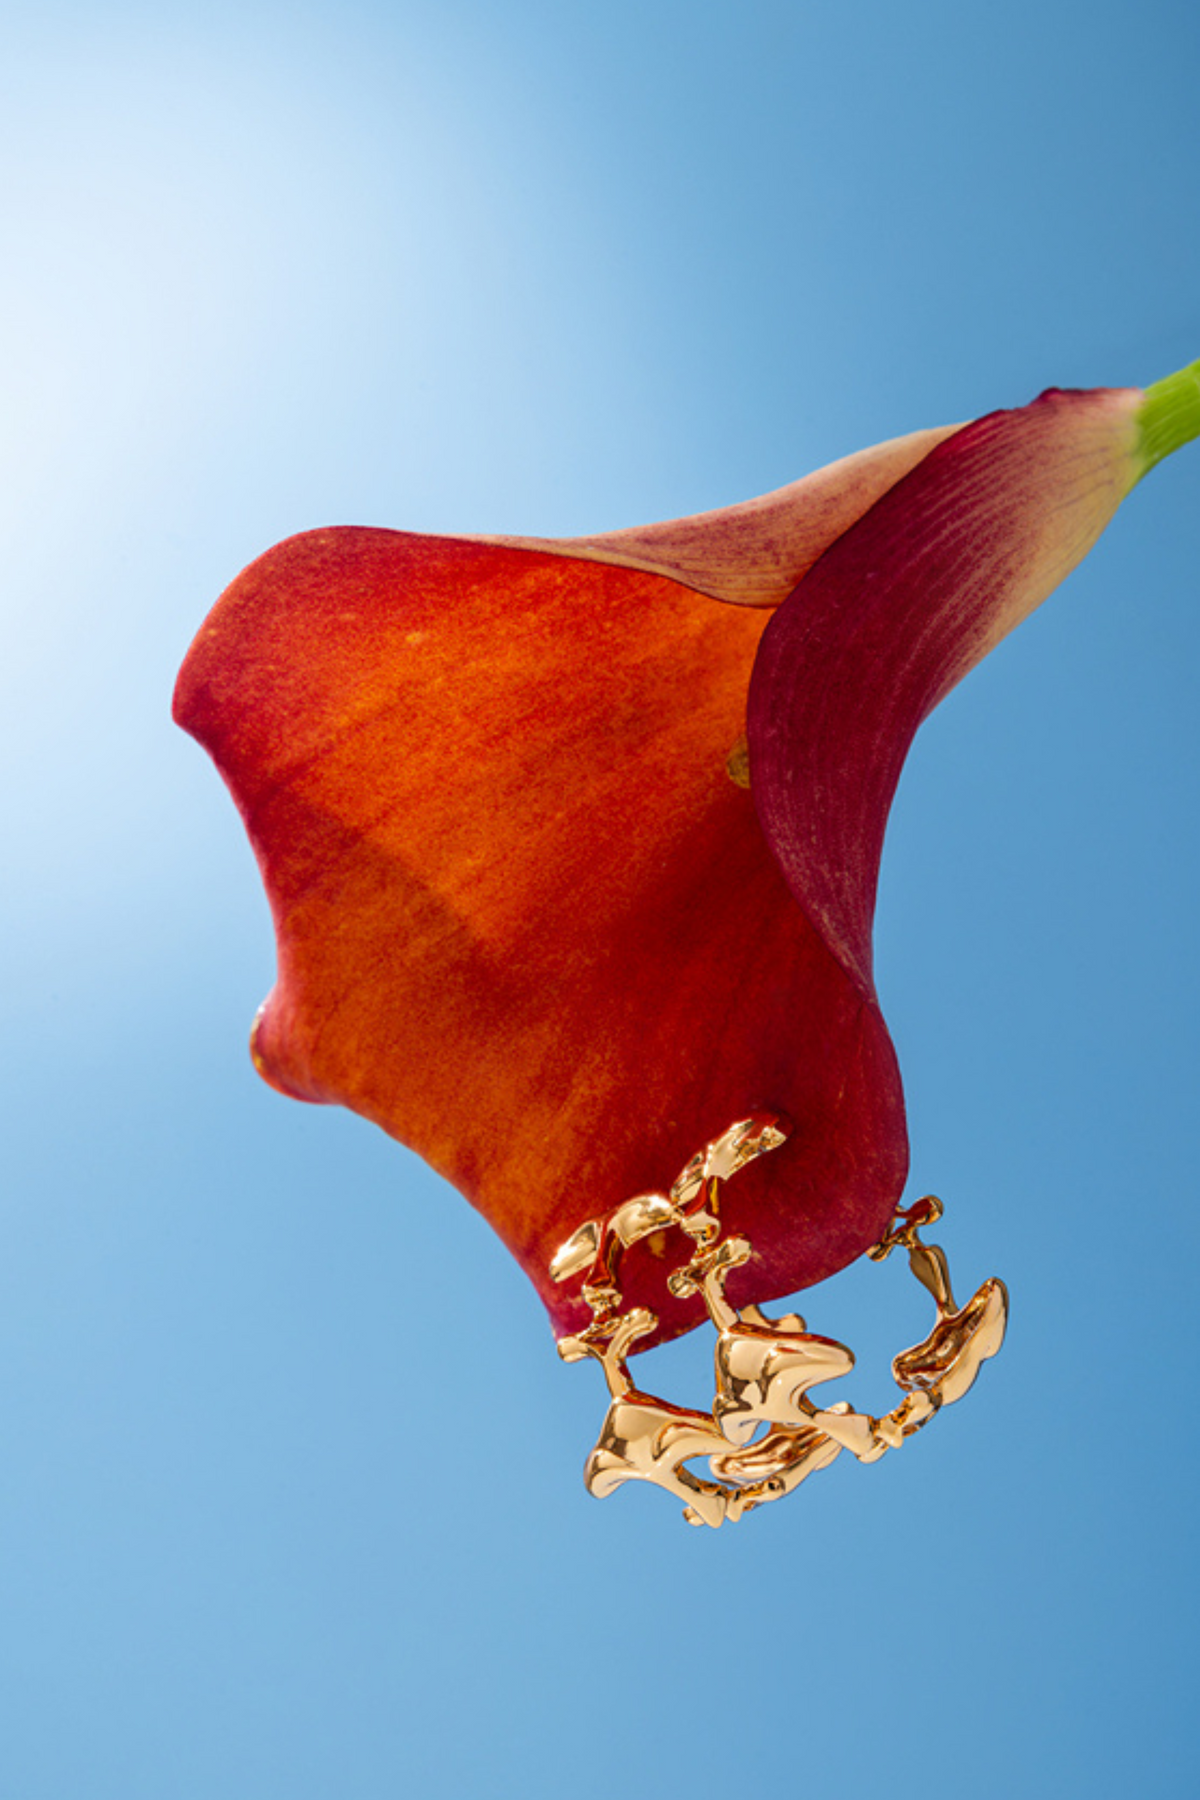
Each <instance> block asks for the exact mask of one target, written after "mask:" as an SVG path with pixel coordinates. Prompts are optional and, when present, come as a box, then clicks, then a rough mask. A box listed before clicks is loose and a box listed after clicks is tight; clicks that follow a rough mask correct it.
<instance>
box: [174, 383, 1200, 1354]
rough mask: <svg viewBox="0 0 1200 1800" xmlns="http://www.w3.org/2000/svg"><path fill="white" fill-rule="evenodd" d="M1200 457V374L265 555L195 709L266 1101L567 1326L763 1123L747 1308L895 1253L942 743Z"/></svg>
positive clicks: (207, 660)
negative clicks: (470, 1246)
mask: <svg viewBox="0 0 1200 1800" xmlns="http://www.w3.org/2000/svg"><path fill="white" fill-rule="evenodd" d="M1198 432H1200V364H1196V365H1193V366H1192V368H1191V369H1190V370H1184V371H1181V373H1180V374H1179V375H1177V376H1173V377H1170V378H1168V380H1167V381H1165V382H1160V383H1159V384H1157V386H1156V387H1153V388H1151V389H1149V390H1147V391H1146V392H1142V391H1141V390H1138V389H1133V388H1124V389H1104V390H1096V391H1090V392H1059V391H1056V390H1052V391H1050V392H1048V393H1046V394H1043V395H1042V396H1041V397H1040V398H1039V399H1038V400H1036V401H1034V402H1033V403H1032V404H1031V405H1029V406H1026V407H1023V408H1020V409H1018V410H1015V411H1009V412H998V413H993V414H991V415H989V416H988V417H986V418H983V419H980V420H978V421H976V422H975V423H973V424H969V425H966V426H963V427H946V428H944V429H940V430H931V431H922V432H917V433H915V434H914V435H912V436H910V437H906V438H901V439H897V440H895V441H893V442H891V443H886V444H881V445H878V446H876V447H875V448H873V449H870V450H866V451H863V452H862V453H860V454H859V455H857V456H852V457H848V458H846V459H845V460H844V461H842V462H839V463H835V464H833V465H832V466H831V467H830V468H827V469H824V470H821V471H819V472H818V473H817V474H815V475H811V476H809V477H808V478H807V479H805V480H803V481H799V482H797V483H795V484H794V485H793V486H791V487H787V488H783V489H781V490H780V491H779V492H777V493H774V494H770V495H767V496H766V497H765V498H762V499H759V500H755V501H751V502H750V503H748V504H746V505H742V506H734V507H731V508H729V509H727V510H725V511H720V512H714V513H708V514H703V515H700V516H698V517H695V518H690V519H682V520H676V521H673V522H671V523H667V524H658V525H651V526H647V527H645V528H644V529H638V530H630V531H618V532H614V533H611V534H608V535H605V536H598V537H592V538H576V539H564V540H554V541H547V540H539V539H518V538H511V539H502V538H468V537H427V536H417V535H413V534H410V533H405V532H393V531H383V530H368V529H358V528H339V529H331V530H323V531H314V532H310V533H307V534H305V535H303V536H300V537H296V538H292V539H289V540H288V541H287V542H285V543H283V544H280V545H278V546H277V547H276V548H275V549H273V550H271V551H269V552H268V553H267V554H266V555H265V556H263V557H261V558H260V559H259V560H258V561H257V562H255V563H253V564H251V566H250V567H249V568H248V569H246V570H245V571H244V573H243V574H242V575H240V576H239V577H238V579H237V580H236V581H235V582H234V583H233V585H232V586H231V587H230V588H229V589H228V591H227V592H226V593H225V594H224V595H223V596H222V598H221V599H220V601H219V602H218V603H217V605H216V607H215V609H214V611H213V612H212V614H211V616H210V617H209V619H208V621H207V622H206V624H205V625H204V627H203V628H202V630H201V632H200V634H199V636H198V637H197V639H196V642H195V644H194V645H193V647H192V650H191V652H190V654H189V656H188V658H187V661H186V663H185V665H184V668H183V670H182V673H181V676H180V680H179V686H178V690H177V695H176V717H177V718H178V720H179V722H180V723H181V724H182V725H183V726H184V727H185V728H186V729H187V730H188V731H190V732H192V733H193V735H194V736H195V737H197V738H198V739H199V740H200V742H201V743H202V744H203V745H204V746H205V747H206V748H207V749H208V751H209V752H210V753H211V755H212V756H213V758H214V760H215V761H216V763H217V766H218V768H219V769H220V771H221V773H222V775H223V776H224V778H225V780H226V782H227V783H228V785H229V787H230V789H231V791H232V793H233V796H234V799H235V800H236V802H237V805H238V807H239V808H240V810H241V813H242V816H243V819H244V821H245V824H246V828H247V831H248V832H249V835H250V839H251V841H252V844H253V846H254V850H255V852H256V855H257V857H258V861H259V865H260V868H261V871H262V875H263V880H264V882H265V884H266V888H267V892H268V895H269V898H270V903H271V908H272V913H273V916H274V921H275V929H276V935H277V943H278V978H277V981H276V984H275V987H274V989H273V991H272V993H271V995H270V997H269V998H268V1000H267V1002H266V1003H265V1005H264V1007H263V1008H262V1010H261V1012H260V1014H259V1017H258V1019H257V1021H256V1024H255V1027H254V1032H253V1040H252V1048H253V1055H254V1060H255V1063H256V1065H257V1067H258V1069H259V1071H260V1073H261V1074H262V1075H263V1076H265V1078H266V1079H267V1080H268V1081H269V1082H271V1083H272V1084H273V1085H274V1086H275V1087H277V1088H279V1089H280V1090H282V1091H283V1092H284V1093H287V1094H291V1095H294V1096H296V1097H297V1098H300V1099H304V1100H310V1101H335V1102H340V1103H341V1104H343V1105H346V1106H349V1107H351V1108H353V1109H354V1110H355V1111H356V1112H359V1113H362V1114H364V1115H365V1116H366V1117H367V1118H369V1119H372V1120H374V1121H375V1122H376V1123H377V1124H378V1125H381V1126H382V1127H383V1128H384V1129H385V1130H386V1131H388V1132H390V1133H391V1134H392V1135H394V1136H395V1137H397V1138H399V1139H400V1140H401V1141H403V1142H404V1143H406V1144H408V1145H410V1146H412V1147H413V1148H414V1149H415V1150H417V1151H418V1152H419V1153H420V1154H421V1155H422V1156H423V1157H425V1158H426V1159H427V1160H428V1161H429V1162H430V1163H431V1164H432V1165H433V1167H434V1168H435V1169H437V1170H438V1171H439V1172H440V1173H441V1174H442V1175H444V1176H445V1177H446V1178H447V1179H448V1180H449V1181H450V1182H452V1183H453V1184H454V1185H455V1186H456V1187H457V1188H459V1189H460V1190H461V1191H462V1193H463V1194H465V1195H466V1196H467V1198H468V1199H469V1200H470V1201H471V1202H472V1203H473V1204H474V1205H475V1206H476V1207H478V1209H479V1210H480V1211H481V1212H482V1213H483V1214H484V1216H485V1217H486V1218H487V1219H488V1220H489V1221H490V1222H491V1224H492V1225H493V1226H494V1228H495V1229H496V1231H497V1232H498V1233H499V1234H500V1236H501V1237H502V1239H503V1240H504V1242H505V1243H506V1244H507V1245H508V1247H509V1249H510V1250H511V1251H512V1253H513V1255H514V1256H516V1257H517V1259H518V1260H519V1261H520V1263H521V1264H522V1266H523V1267H524V1269H525V1270H526V1272H527V1273H528V1274H529V1276H530V1277H531V1279H532V1280H533V1282H534V1284H535V1285H536V1287H537V1288H538V1290H539V1292H540V1293H541V1295H542V1297H543V1299H544V1301H545V1303H546V1305H547V1307H548V1309H549V1311H550V1314H551V1318H552V1322H553V1324H554V1326H555V1328H556V1330H558V1331H570V1330H572V1329H577V1328H578V1327H579V1325H580V1324H581V1323H582V1322H583V1318H584V1317H586V1314H584V1313H582V1310H581V1307H580V1304H579V1302H578V1301H577V1300H575V1299H574V1298H573V1297H572V1296H570V1295H567V1294H564V1293H563V1291H562V1290H561V1289H559V1288H556V1287H555V1286H554V1284H553V1283H552V1281H551V1279H550V1274H549V1265H550V1262H551V1259H552V1257H553V1254H554V1252H555V1250H556V1248H557V1247H558V1246H559V1245H560V1244H561V1243H562V1242H563V1241H564V1240H565V1239H567V1238H568V1237H569V1236H570V1235H571V1233H572V1232H573V1231H574V1230H575V1229H576V1227H577V1226H579V1225H580V1224H581V1223H582V1222H583V1221H584V1220H586V1219H588V1218H592V1217H596V1216H599V1215H601V1214H603V1213H606V1212H608V1211H610V1210H611V1209H612V1208H613V1207H615V1206H617V1205H618V1204H620V1202H621V1201H623V1200H624V1199H626V1198H628V1197H629V1196H630V1195H633V1194H637V1193H642V1192H646V1191H649V1190H654V1189H660V1188H662V1187H663V1186H664V1185H666V1184H668V1183H669V1182H670V1181H671V1179H672V1178H673V1176H674V1175H675V1174H676V1173H677V1171H678V1170H679V1169H680V1168H681V1167H682V1165H683V1164H684V1163H685V1162H686V1161H687V1160H688V1158H689V1157H690V1156H691V1155H692V1154H693V1153H694V1152H695V1151H696V1150H697V1149H698V1148H699V1147H700V1146H701V1145H703V1144H704V1143H705V1142H706V1141H708V1140H709V1139H711V1138H714V1137H715V1136H717V1135H718V1134H719V1133H720V1132H722V1131H723V1130H724V1129H725V1128H726V1127H727V1126H728V1125H729V1123H730V1121H731V1120H733V1119H735V1118H738V1117H741V1116H744V1115H746V1114H749V1113H752V1112H755V1111H761V1110H773V1111H775V1112H779V1113H783V1114H785V1115H787V1116H788V1117H789V1118H790V1120H791V1122H792V1125H793V1132H792V1136H791V1138H790V1140H789V1142H788V1144H787V1145H786V1147H785V1148H784V1149H782V1150H780V1151H779V1152H777V1153H776V1154H774V1155H772V1156H769V1157H764V1158H762V1159H760V1160H759V1161H758V1162H756V1163H755V1164H753V1165H752V1166H750V1167H748V1168H747V1169H746V1170H745V1171H744V1173H743V1174H741V1175H740V1176H739V1177H738V1181H737V1183H735V1184H734V1188H733V1189H731V1191H730V1194H729V1197H728V1200H727V1203H726V1216H727V1222H728V1225H729V1227H730V1229H732V1230H734V1231H737V1232H739V1233H741V1234H742V1235H744V1236H746V1237H747V1238H748V1239H749V1240H750V1241H751V1243H752V1244H753V1246H754V1252H755V1255H754V1259H753V1262H752V1263H751V1264H750V1265H749V1267H748V1268H746V1269H742V1270H738V1271H737V1272H736V1274H735V1276H733V1277H732V1278H731V1281H730V1289H731V1294H732V1295H733V1297H734V1299H735V1301H736V1300H737V1299H738V1293H739V1288H738V1283H739V1282H740V1283H741V1289H740V1291H741V1292H742V1293H744V1295H745V1297H746V1298H747V1299H749V1298H750V1297H751V1296H752V1297H753V1298H755V1299H757V1300H769V1299H772V1298H775V1297H777V1296H779V1295H781V1294H784V1293H789V1292H791V1291H793V1290H795V1289H797V1288H800V1287H804V1286H806V1285H808V1284H810V1283H812V1282H815V1281H818V1280H820V1279H822V1278H823V1277H825V1276H827V1275H829V1274H832V1273H833V1272H834V1271H835V1270H837V1269H839V1268H841V1267H843V1266H844V1265H845V1264H847V1263H848V1262H850V1261H852V1260H853V1259H854V1258H856V1257H858V1256H859V1255H861V1254H862V1252H863V1251H864V1250H866V1249H867V1248H868V1247H869V1246H870V1245H872V1244H873V1243H875V1242H876V1241H877V1240H878V1239H879V1238H880V1236H881V1235H882V1234H883V1232H884V1230H885V1229H886V1227H887V1224H888V1221H889V1220H890V1218H891V1216H892V1214H893V1211H894V1209H895V1207H896V1205H897V1203H898V1200H899V1198H900V1194H901V1191H902V1188H903V1186H904V1182H905V1178H906V1173H907V1165H908V1151H907V1138H906V1130H905V1115H904V1102H903V1093H902V1088H901V1082H900V1074H899V1070H898V1068H897V1063H896V1057H895V1053H894V1051H893V1048H892V1043H891V1040H890V1038H889V1036H888V1031H887V1027H886V1025H885V1023H884V1019H883V1015H882V1013H881V1011H880V1006H879V1001H878V997H877V995H876V991H875V986H874V979H873V973H872V960H871V928H872V918H873V911H874V902H875V888H876V879H877V874H878V869H879V860H880V853H881V849H882V843H883V834H884V827H885V823H886V819H887V814H888V810H889V807H890V804H891V799H892V795H893V793H894V790H895V786H896V782H897V779H898V777H899V774H900V769H901V765H902V763H903V761H904V757H905V754H906V752H907V749H908V746H909V744H910V742H911V740H912V737H913V734H914V732H915V731H916V729H917V727H918V725H919V724H920V722H921V720H922V719H924V718H925V717H926V716H927V714H928V713H929V712H930V710H931V709H932V708H933V707H934V706H935V705H936V704H937V702H938V701H939V700H940V699H941V698H942V697H943V695H945V694H946V693H947V692H948V691H949V689H950V688H951V687H953V686H954V684H955V683H956V682H958V681H959V680H961V678H962V677H963V676H964V675H965V674H966V673H967V672H968V670H969V669H970V668H972V667H973V666H974V664H975V663H977V662H978V661H979V660H980V659H981V658H982V657H983V656H984V655H986V654H987V652H988V651H989V650H990V649H991V648H992V647H993V645H994V644H996V643H997V642H998V641H999V640H1000V639H1001V638H1002V637H1003V636H1004V635H1005V634H1006V633H1007V632H1009V631H1011V630H1012V629H1013V627H1014V626H1015V625H1017V624H1018V623H1019V622H1020V621H1021V620H1022V619H1023V618H1025V617H1026V616H1027V615H1028V614H1029V613H1030V612H1031V611H1032V610H1033V609H1034V608H1035V607H1036V606H1038V605H1039V604H1040V603H1041V601H1042V600H1044V599H1045V598H1046V597H1047V595H1049V594H1050V593H1051V592H1052V590H1053V589H1054V588H1055V587H1056V586H1057V585H1058V583H1059V582H1060V581H1062V579H1063V577H1064V576H1065V575H1066V574H1067V573H1068V571H1069V570H1070V569H1071V568H1072V567H1073V566H1074V565H1075V564H1076V563H1077V562H1078V561H1079V560H1080V558H1081V557H1083V556H1084V555H1085V554H1086V553H1087V551H1088V550H1089V549H1090V548H1091V546H1092V545H1093V544H1094V542H1095V541H1096V539H1097V537H1098V536H1099V535H1100V533H1101V531H1102V530H1103V529H1104V527H1105V525H1106V524H1107V523H1108V521H1109V520H1110V519H1111V517H1112V516H1113V514H1114V512H1115V511H1116V509H1117V507H1118V506H1119V504H1120V502H1121V500H1122V499H1123V498H1124V497H1125V495H1126V494H1127V493H1128V492H1129V491H1130V489H1131V488H1132V487H1133V486H1134V485H1135V484H1136V483H1137V481H1138V480H1139V479H1140V477H1141V476H1142V475H1143V474H1145V473H1146V471H1147V469H1148V468H1150V467H1151V466H1152V465H1153V463H1154V462H1156V461H1157V460H1159V458H1160V457H1161V456H1162V455H1164V454H1166V453H1167V451H1169V450H1171V449H1174V448H1175V447H1176V446H1177V445H1178V444H1180V443H1182V442H1184V441H1186V440H1187V439H1188V438H1189V437H1193V436H1195V435H1197V433H1198ZM734 1190H736V1191H734ZM656 1254H658V1255H659V1256H661V1254H662V1249H661V1246H660V1245H658V1244H656V1241H655V1240H654V1239H653V1238H650V1239H648V1240H647V1241H646V1243H645V1244H639V1245H637V1246H636V1247H635V1249H634V1251H633V1252H631V1254H630V1257H629V1259H628V1260H627V1263H626V1265H625V1269H624V1272H623V1280H624V1283H625V1289H626V1293H627V1295H628V1297H629V1298H630V1300H631V1301H632V1302H633V1303H645V1304H650V1305H652V1306H653V1307H654V1309H655V1310H656V1312H657V1313H658V1314H659V1317H660V1327H659V1333H658V1335H659V1337H660V1338H663V1337H667V1336H671V1335H674V1334H675V1333H677V1332H679V1331H682V1330H687V1329H689V1328H690V1327H691V1326H693V1325H695V1324H697V1323H698V1322H699V1321H700V1318H701V1317H702V1316H703V1315H702V1312H701V1310H700V1302H699V1301H698V1300H696V1299H694V1298H693V1299H691V1300H685V1299H669V1298H665V1297H664V1290H663V1287H662V1283H661V1277H662V1273H663V1271H662V1268H661V1266H658V1267H656V1266H655V1260H654V1259H655V1256H656Z"/></svg>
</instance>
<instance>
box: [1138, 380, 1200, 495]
mask: <svg viewBox="0 0 1200 1800" xmlns="http://www.w3.org/2000/svg"><path fill="white" fill-rule="evenodd" d="M1137 422H1138V460H1139V462H1140V464H1141V473H1142V474H1143V475H1145V474H1147V473H1148V471H1149V470H1151V469H1152V468H1153V467H1154V465H1155V463H1159V462H1161V461H1162V459H1163V457H1164V456H1170V454H1171V452H1172V450H1178V449H1179V446H1180V445H1181V444H1186V443H1189V442H1190V441H1191V439H1192V438H1194V437H1200V362H1194V363H1189V364H1188V366H1187V368H1186V369H1177V370H1176V372H1175V374H1174V375H1167V376H1165V377H1164V379H1163V380H1162V381H1156V382H1155V383H1154V386H1153V387H1148V388H1147V389H1146V397H1145V399H1144V400H1143V401H1142V404H1141V406H1140V408H1139V409H1138V415H1137Z"/></svg>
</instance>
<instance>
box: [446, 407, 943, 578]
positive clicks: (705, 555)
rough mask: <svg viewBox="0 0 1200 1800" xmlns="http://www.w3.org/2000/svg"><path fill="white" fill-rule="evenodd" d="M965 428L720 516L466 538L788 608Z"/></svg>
mask: <svg viewBox="0 0 1200 1800" xmlns="http://www.w3.org/2000/svg"><path fill="white" fill-rule="evenodd" d="M958 429H959V428H958V426H957V425H942V426H938V427H936V428H934V429H931V430H928V431H912V432H909V433H908V435H907V436H906V437H898V438H891V439H889V441H888V442H887V443H884V444H873V445H872V446H871V448H870V449H869V450H859V451H857V452H856V453H855V454H854V455H853V456H843V457H842V458H841V459H840V460H839V461H838V462H834V463H830V464H829V465H828V467H826V468H824V469H817V470H816V471H815V472H814V473H813V474H812V475H806V476H804V478H803V479H802V480H800V481H793V482H790V483H789V485H788V486H787V487H782V488H776V490H775V492H774V493H771V494H762V495H760V496H759V498H758V499H756V500H747V501H744V502H743V503H742V504H741V505H738V506H726V507H722V508H721V509H720V510H719V511H716V512H705V513H693V514H692V515H691V516H690V517H689V518H685V519H666V520H663V521H662V522H661V523H660V524H657V525H634V526H631V527H629V528H628V529H626V530H623V531H607V532H600V533H597V535H596V536H594V537H576V538H525V537H475V538H468V539H466V540H465V541H467V542H472V543H480V544H504V545H507V546H508V547H509V548H510V549H514V550H541V551H543V552H546V553H549V554H550V555H556V556H573V557H578V558H580V559H582V560H585V561H588V562H606V563H615V564H617V565H618V566H620V567H623V568H627V569H644V570H646V571H647V573H649V574H652V575H666V576H668V577H669V578H670V579H671V580H672V581H677V582H679V584H680V585H681V586H682V587H686V588H690V589H691V590H692V592H693V593H696V594H707V595H709V596H710V598H712V599H714V600H727V601H729V602H731V603H732V604H733V605H735V606H778V605H779V604H780V603H781V602H782V601H784V600H786V599H787V597H788V595H789V594H790V593H791V591H792V589H793V588H794V587H795V585H796V583H797V582H798V581H799V580H800V578H801V577H802V576H803V575H804V574H805V573H806V571H807V570H808V569H810V568H811V567H812V565H813V563H815V562H816V560H817V558H818V557H819V556H820V555H821V554H822V552H823V551H825V550H826V549H828V547H829V545H830V544H832V543H833V542H834V540H835V539H836V538H839V537H840V536H841V535H842V533H843V532H844V531H847V530H849V528H850V526H851V525H853V524H854V523H855V521H856V520H858V519H860V518H861V517H862V516H863V514H864V513H865V512H867V511H868V509H869V508H870V507H872V506H874V504H875V502H876V501H877V500H878V499H879V498H880V496H881V495H882V494H885V493H886V492H887V490H888V489H889V488H890V487H893V486H894V485H895V484H896V482H898V481H900V480H901V479H902V478H903V477H904V476H905V475H907V474H908V473H909V471H910V470H911V469H914V468H915V467H916V466H917V464H918V463H919V462H920V461H921V460H922V459H923V458H924V457H926V456H928V454H929V452H930V451H931V450H932V449H934V448H935V446H936V445H938V444H940V443H942V442H943V440H944V439H946V438H948V437H951V436H953V434H954V433H955V432H956V431H957V430H958Z"/></svg>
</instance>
